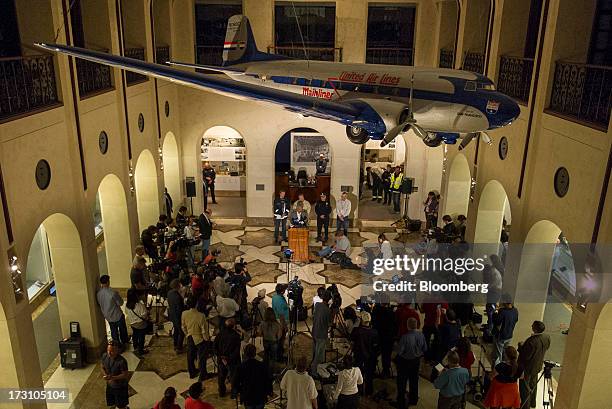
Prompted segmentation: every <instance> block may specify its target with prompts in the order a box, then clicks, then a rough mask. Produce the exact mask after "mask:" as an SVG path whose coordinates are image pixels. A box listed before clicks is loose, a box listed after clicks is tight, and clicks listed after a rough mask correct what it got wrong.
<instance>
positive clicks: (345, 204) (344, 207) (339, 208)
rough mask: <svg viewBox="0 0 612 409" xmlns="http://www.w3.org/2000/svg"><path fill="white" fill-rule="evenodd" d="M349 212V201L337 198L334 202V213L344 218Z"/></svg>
mask: <svg viewBox="0 0 612 409" xmlns="http://www.w3.org/2000/svg"><path fill="white" fill-rule="evenodd" d="M350 213H351V201H350V200H348V199H346V200H342V199H340V200H338V203H336V215H337V216H342V217H344V218H346V217H348V215H349V214H350Z"/></svg>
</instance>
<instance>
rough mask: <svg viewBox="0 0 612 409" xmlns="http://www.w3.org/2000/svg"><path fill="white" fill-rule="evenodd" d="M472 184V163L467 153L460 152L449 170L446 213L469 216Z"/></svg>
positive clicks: (454, 216) (445, 199)
mask: <svg viewBox="0 0 612 409" xmlns="http://www.w3.org/2000/svg"><path fill="white" fill-rule="evenodd" d="M471 186H472V176H471V174H470V165H469V164H468V161H467V158H466V157H465V155H463V154H460V153H459V154H457V155H456V156H455V158H454V159H453V162H452V164H451V166H450V170H449V172H448V184H447V187H446V197H444V214H448V215H450V216H451V217H453V218H454V219H456V218H457V216H459V215H464V216H467V214H468V207H469V204H470V188H471ZM508 208H509V206H508Z"/></svg>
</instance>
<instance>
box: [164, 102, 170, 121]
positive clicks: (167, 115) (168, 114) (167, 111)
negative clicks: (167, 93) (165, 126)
mask: <svg viewBox="0 0 612 409" xmlns="http://www.w3.org/2000/svg"><path fill="white" fill-rule="evenodd" d="M164 113H165V114H166V118H167V117H169V116H170V103H169V102H168V101H166V103H165V104H164Z"/></svg>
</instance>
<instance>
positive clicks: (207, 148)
mask: <svg viewBox="0 0 612 409" xmlns="http://www.w3.org/2000/svg"><path fill="white" fill-rule="evenodd" d="M199 149H200V155H199V156H198V172H197V174H199V177H198V178H196V180H198V182H197V183H196V188H197V189H200V194H202V193H203V192H204V183H205V177H204V172H205V169H206V167H207V166H208V167H209V169H212V170H214V185H212V187H213V189H214V199H215V200H214V201H216V202H217V203H216V204H215V203H213V194H212V193H213V189H211V184H208V186H207V190H206V191H207V196H206V200H207V204H206V206H207V208H209V209H211V210H212V212H213V218H217V217H227V218H233V217H246V179H247V173H246V169H247V166H246V165H247V148H246V141H245V139H244V138H243V137H242V135H241V134H240V133H239V132H238V131H237V130H235V129H234V128H231V127H229V126H213V127H212V128H209V129H208V130H207V131H206V132H204V135H203V136H202V139H201V140H200V146H199Z"/></svg>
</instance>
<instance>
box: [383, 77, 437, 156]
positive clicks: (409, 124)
mask: <svg viewBox="0 0 612 409" xmlns="http://www.w3.org/2000/svg"><path fill="white" fill-rule="evenodd" d="M413 89H414V74H413V75H412V76H411V78H410V99H409V100H408V110H407V115H406V119H404V120H403V121H401V119H403V118H402V117H403V116H404V114H402V115H401V116H400V122H401V123H400V124H399V125H397V126H396V127H395V128H392V129H391V130H390V131H389V132H387V134H386V135H385V136H384V138H383V140H382V141H381V142H380V147H381V148H383V147H385V146H387V145H388V144H389V143H391V142H392V141H393V140H394V139H395V138H396V137H397V136H398V135H399V134H401V133H404V132H408V130H409V129H412V130H413V131H414V133H415V134H416V135H417V136H418V137H419V138H421V139H425V138H427V131H425V130H424V129H423V128H421V127H420V126H418V125H417V124H416V120H415V119H414V114H413V112H414V111H413V109H412V90H413Z"/></svg>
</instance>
